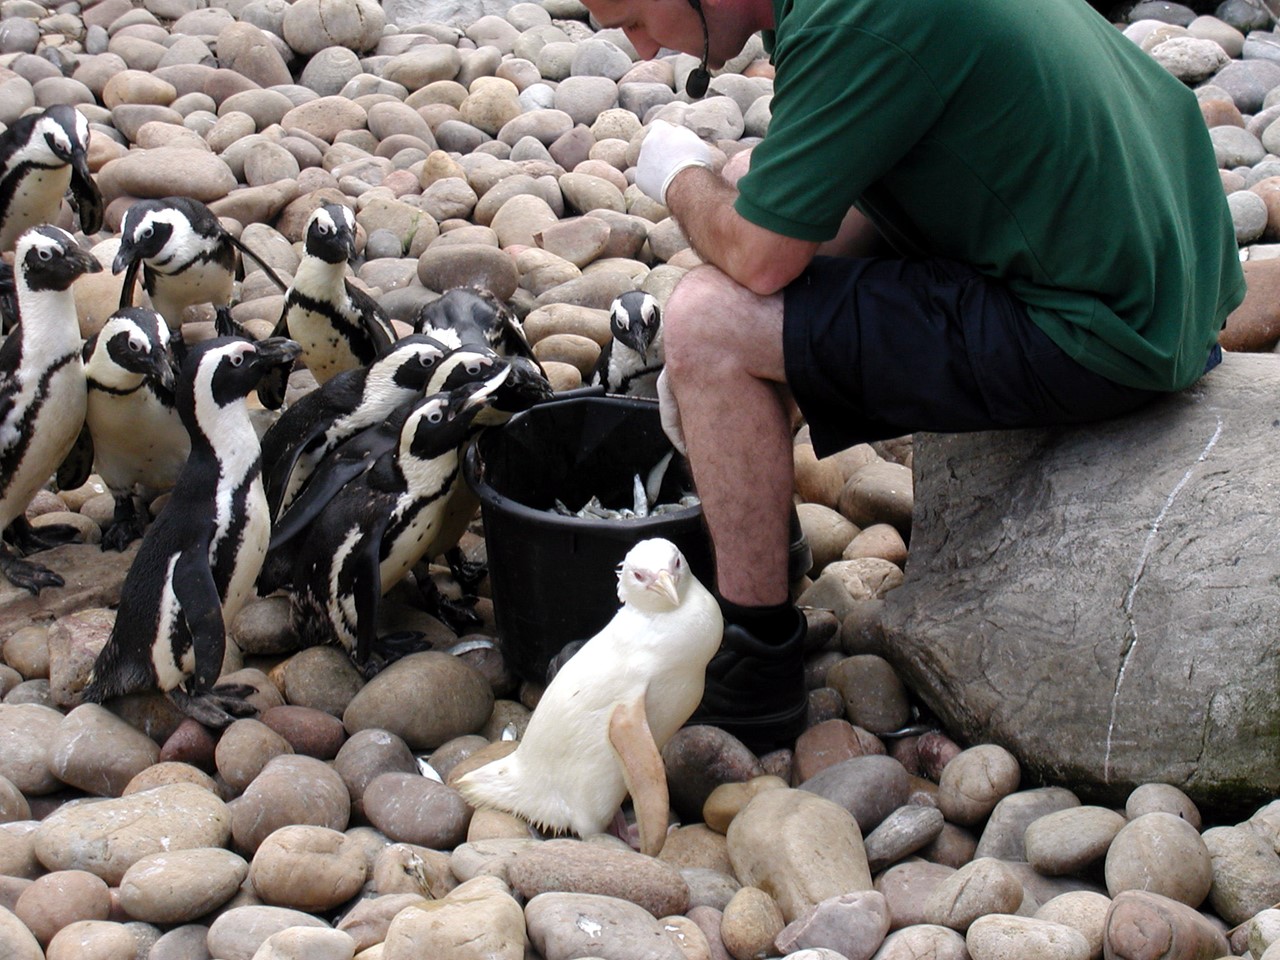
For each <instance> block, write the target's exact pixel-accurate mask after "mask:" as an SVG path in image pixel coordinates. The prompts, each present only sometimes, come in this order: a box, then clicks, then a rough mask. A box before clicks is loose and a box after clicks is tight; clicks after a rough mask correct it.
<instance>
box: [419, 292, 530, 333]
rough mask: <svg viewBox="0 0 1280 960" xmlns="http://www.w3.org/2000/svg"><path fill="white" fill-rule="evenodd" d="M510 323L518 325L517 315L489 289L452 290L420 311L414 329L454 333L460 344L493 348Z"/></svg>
mask: <svg viewBox="0 0 1280 960" xmlns="http://www.w3.org/2000/svg"><path fill="white" fill-rule="evenodd" d="M509 322H510V323H514V322H515V314H514V313H513V312H512V311H511V309H510V308H509V307H508V306H507V305H506V304H505V303H503V302H502V301H501V300H499V299H498V298H497V297H496V296H494V295H493V294H492V293H490V292H489V291H488V290H485V289H483V288H482V287H453V288H451V289H449V290H446V291H445V292H444V293H442V294H441V295H440V296H439V297H437V298H436V299H435V300H432V301H431V302H430V303H427V304H423V305H422V306H421V307H420V308H419V309H418V313H417V315H416V316H415V317H414V318H413V329H414V331H415V332H417V333H428V334H433V335H435V334H439V333H442V332H444V331H452V332H453V333H454V334H455V337H454V341H455V342H456V344H457V345H462V346H469V347H474V346H481V345H483V346H487V347H493V346H495V345H496V344H497V343H498V341H499V340H500V339H501V334H502V330H503V328H504V327H505V326H506V324H507V323H509ZM446 342H448V341H446Z"/></svg>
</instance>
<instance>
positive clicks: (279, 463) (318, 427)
mask: <svg viewBox="0 0 1280 960" xmlns="http://www.w3.org/2000/svg"><path fill="white" fill-rule="evenodd" d="M448 352H449V351H448V349H447V348H446V347H445V346H444V345H443V344H441V343H440V342H439V341H437V340H433V339H432V338H431V337H427V336H423V335H421V334H412V335H410V336H408V337H404V338H402V339H400V340H398V341H396V343H395V344H393V345H392V348H391V350H390V351H389V352H388V353H386V354H385V355H384V356H382V357H379V358H378V359H377V360H375V361H373V363H372V364H370V365H369V366H367V367H358V368H356V369H354V370H346V371H343V372H342V373H340V374H338V375H337V376H336V377H334V378H333V379H331V380H329V381H327V382H326V383H324V384H323V385H322V386H320V387H318V388H317V389H315V390H312V391H311V392H310V393H308V394H307V395H306V396H304V397H302V398H301V399H300V400H298V401H297V402H296V403H294V404H293V406H291V407H290V408H289V409H288V410H286V411H284V413H282V414H281V415H280V418H279V419H278V420H276V422H275V423H273V424H272V425H271V426H270V428H268V430H267V432H266V435H265V436H263V438H262V463H263V474H264V476H265V477H266V487H267V502H268V504H270V506H271V516H272V517H273V518H275V517H278V516H279V515H280V512H281V510H282V509H284V508H285V507H287V506H288V505H289V503H290V502H291V501H292V500H293V498H294V496H295V495H296V494H297V492H298V490H299V489H300V488H301V487H302V485H303V484H305V483H306V482H307V478H308V477H310V476H311V472H312V471H313V470H314V469H315V466H316V464H317V463H319V462H320V460H321V459H322V458H323V457H324V455H325V454H327V453H328V452H329V451H330V450H332V449H333V448H334V446H336V445H337V444H339V443H341V442H342V441H343V440H345V439H346V438H347V437H350V436H352V435H353V434H356V433H358V432H360V431H361V430H363V429H365V428H366V427H370V426H373V425H374V424H375V423H379V422H380V421H382V420H384V419H385V418H386V417H387V416H388V415H389V414H390V413H391V412H392V411H393V410H395V409H396V408H397V407H399V406H401V405H402V404H404V403H405V402H406V401H408V400H413V399H416V398H418V397H420V396H422V395H423V394H424V393H425V392H426V390H427V385H428V384H429V383H430V381H431V376H432V374H433V373H434V372H435V370H436V368H437V366H438V365H439V363H440V361H441V360H443V359H444V357H445V355H446V354H447V353H448Z"/></svg>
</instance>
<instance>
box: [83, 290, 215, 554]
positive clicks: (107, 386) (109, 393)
mask: <svg viewBox="0 0 1280 960" xmlns="http://www.w3.org/2000/svg"><path fill="white" fill-rule="evenodd" d="M84 372H85V379H86V381H87V383H88V387H89V406H88V412H87V415H86V417H85V422H86V423H87V424H88V427H89V434H90V437H91V438H92V443H93V463H94V468H95V469H96V471H97V473H98V476H100V477H101V478H102V481H103V483H105V484H106V485H107V489H108V490H110V491H111V495H112V496H113V497H114V498H115V516H114V518H113V520H112V522H111V524H110V525H109V526H107V528H106V529H105V530H104V531H103V533H102V549H103V550H123V549H124V548H125V547H127V546H128V545H129V544H130V543H131V542H132V541H134V540H136V539H137V538H138V537H140V536H142V531H143V528H144V527H145V526H146V508H145V507H142V508H141V509H139V504H138V502H137V501H136V500H135V496H141V497H142V498H143V499H144V500H146V499H150V498H152V497H154V496H156V495H157V494H160V493H163V492H164V491H166V490H169V489H170V488H172V487H173V485H174V484H175V483H176V482H177V480H178V475H179V474H180V473H181V472H182V467H183V465H184V464H185V463H186V462H187V455H188V454H189V453H190V452H191V441H190V438H189V437H188V436H187V428H186V427H185V426H183V424H182V418H181V417H179V416H178V407H177V404H176V401H175V395H174V385H175V380H176V372H175V370H174V364H173V358H172V356H171V355H170V353H169V327H168V325H167V324H166V323H165V322H164V318H163V317H161V316H160V314H158V313H156V312H155V311H154V310H147V309H145V308H143V307H124V308H123V309H120V310H117V311H116V312H115V313H113V314H112V315H111V316H110V317H108V318H107V322H106V323H105V324H103V326H102V329H101V330H99V331H98V332H97V333H96V334H95V335H94V336H93V337H91V338H90V339H89V340H88V341H87V342H86V343H85V347H84Z"/></svg>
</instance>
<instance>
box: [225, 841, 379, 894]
mask: <svg viewBox="0 0 1280 960" xmlns="http://www.w3.org/2000/svg"><path fill="white" fill-rule="evenodd" d="M366 870H367V868H366V865H365V859H364V853H363V851H362V850H361V849H360V847H359V845H358V844H357V843H355V842H354V841H353V840H352V839H351V838H349V837H348V836H347V835H346V834H343V833H339V832H338V831H337V830H330V829H329V828H327V827H316V826H306V825H298V826H288V827H281V828H280V829H279V830H276V831H275V832H273V833H271V834H270V835H268V836H267V837H266V839H264V840H263V841H262V843H261V844H259V846H258V849H257V851H255V852H254V855H253V862H252V863H251V864H250V865H249V882H250V883H251V884H253V889H254V890H255V891H256V892H257V894H258V896H260V897H261V898H262V899H263V900H264V901H265V902H266V903H269V904H271V905H273V906H278V907H291V908H293V909H295V910H307V911H310V912H313V913H321V912H323V911H325V910H331V909H333V908H334V907H336V906H338V904H340V903H343V902H345V901H346V900H349V899H350V898H351V897H352V896H354V895H355V894H356V892H357V891H358V890H359V889H360V887H361V885H362V884H363V883H364V881H365V875H366Z"/></svg>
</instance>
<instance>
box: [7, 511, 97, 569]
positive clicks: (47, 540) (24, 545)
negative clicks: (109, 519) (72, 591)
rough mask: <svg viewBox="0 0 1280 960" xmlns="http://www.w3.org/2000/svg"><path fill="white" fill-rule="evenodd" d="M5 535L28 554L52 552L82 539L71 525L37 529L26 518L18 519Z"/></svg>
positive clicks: (52, 525) (22, 551) (56, 525)
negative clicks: (65, 544)
mask: <svg viewBox="0 0 1280 960" xmlns="http://www.w3.org/2000/svg"><path fill="white" fill-rule="evenodd" d="M5 535H6V537H7V538H8V540H9V542H10V543H12V544H13V545H14V546H15V547H17V549H18V551H19V552H20V553H22V554H28V553H37V552H39V551H41V550H51V549H53V548H54V547H60V546H62V545H63V544H64V543H73V542H74V541H76V540H78V539H79V538H80V531H79V529H77V528H76V527H73V526H72V525H71V524H69V523H53V524H50V525H49V526H47V527H36V526H33V525H32V523H31V521H30V520H28V519H27V518H26V517H18V518H16V519H15V520H14V521H13V523H11V524H9V528H8V529H7V530H6V531H5ZM59 586H61V584H59Z"/></svg>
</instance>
